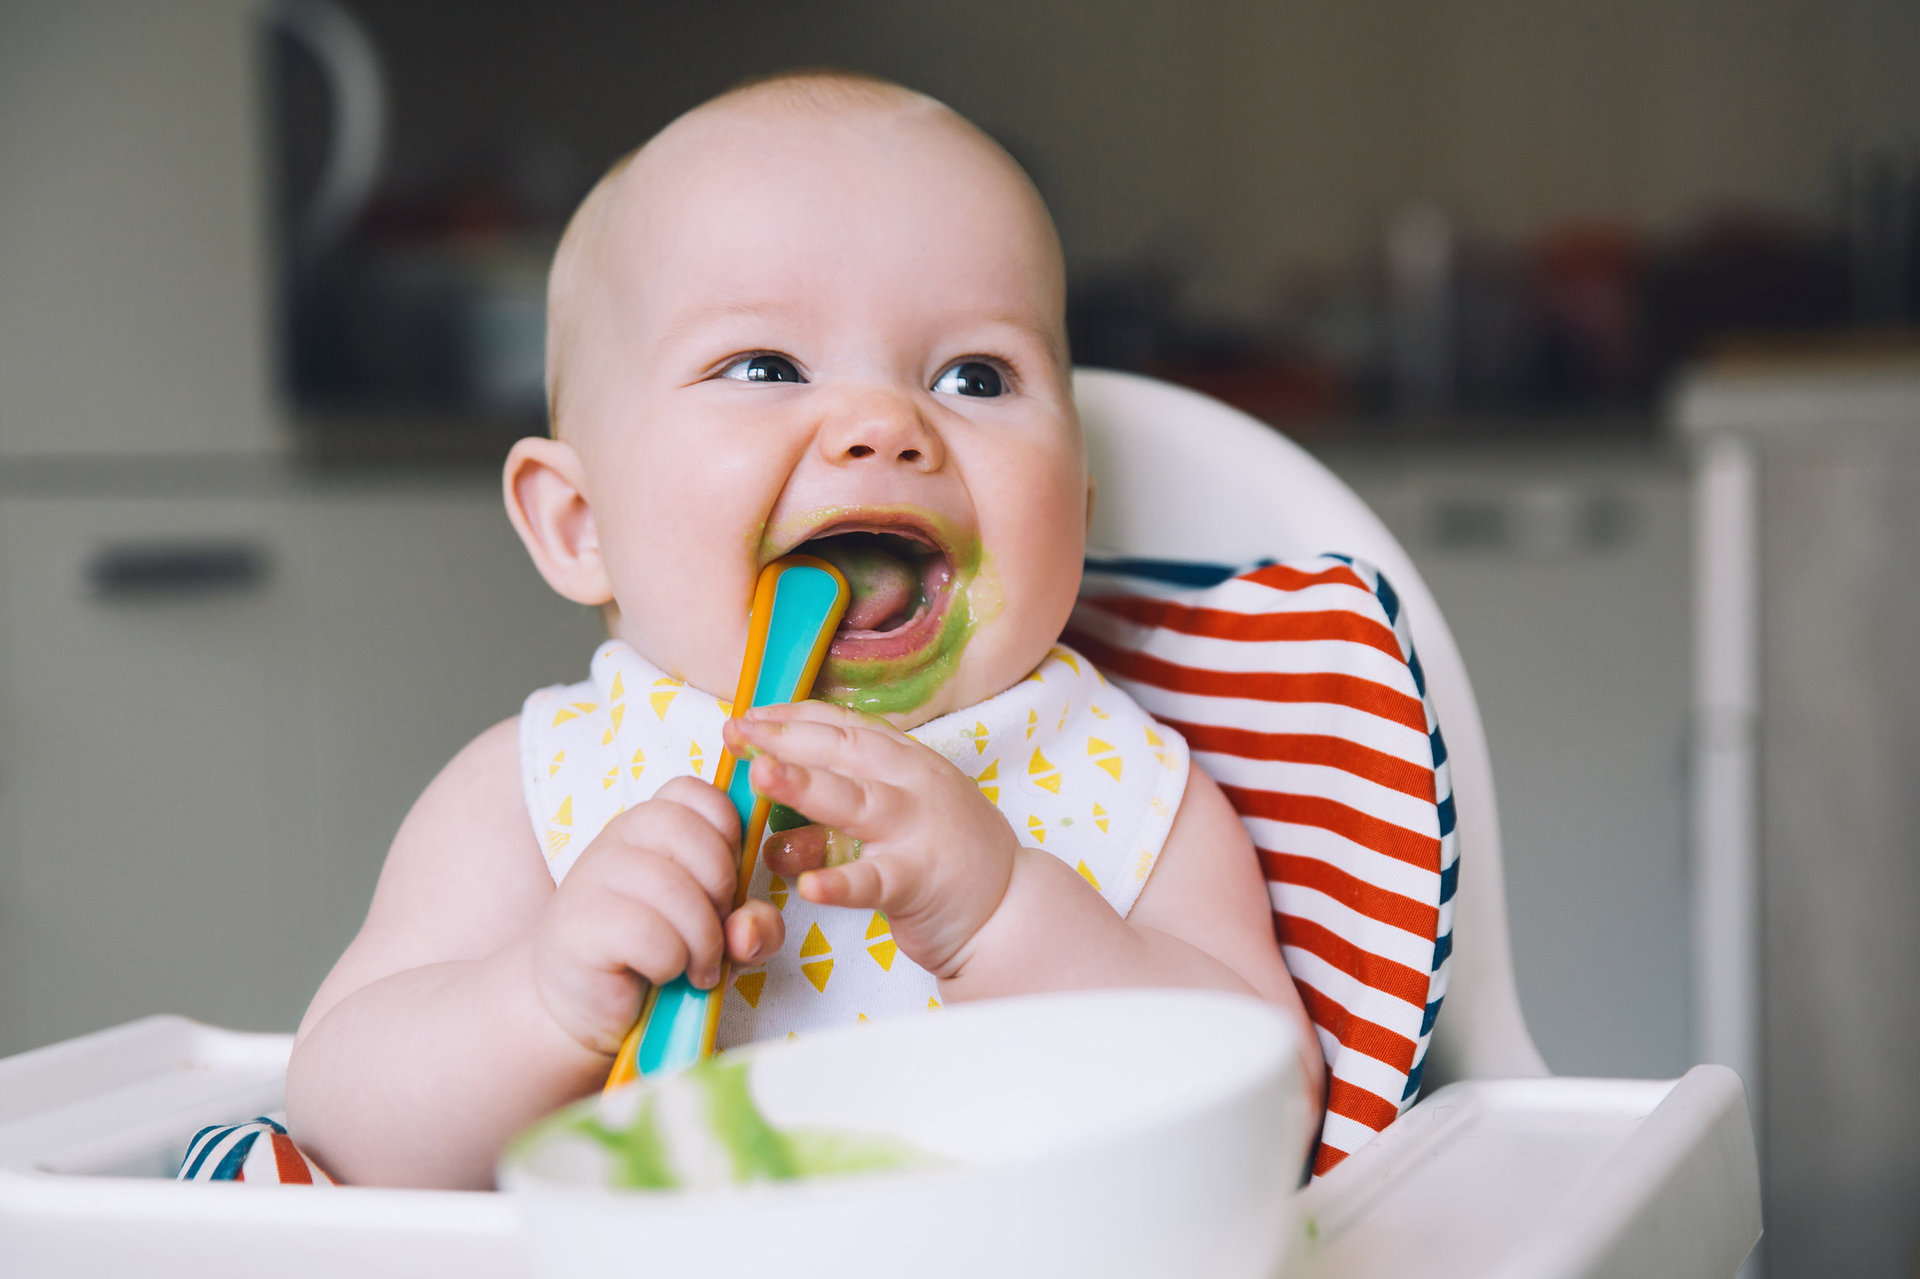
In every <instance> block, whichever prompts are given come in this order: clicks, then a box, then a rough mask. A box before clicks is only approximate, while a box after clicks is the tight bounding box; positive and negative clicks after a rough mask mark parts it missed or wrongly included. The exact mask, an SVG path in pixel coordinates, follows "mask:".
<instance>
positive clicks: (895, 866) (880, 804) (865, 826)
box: [725, 702, 1020, 978]
mask: <svg viewBox="0 0 1920 1279" xmlns="http://www.w3.org/2000/svg"><path fill="white" fill-rule="evenodd" d="M725 736H726V744H727V749H728V750H730V751H732V752H733V754H734V756H735V757H736V758H746V757H747V756H751V755H754V753H755V752H756V751H757V752H758V757H757V758H755V759H754V760H753V788H754V790H756V791H758V792H759V793H760V794H761V795H763V796H765V797H766V798H768V799H770V800H772V801H774V802H775V803H779V804H785V805H786V806H787V807H789V808H792V809H795V810H797V811H799V812H802V813H805V814H806V815H807V817H808V818H809V819H810V820H812V821H813V822H815V823H818V825H816V826H810V827H802V828H800V829H799V830H794V831H789V832H786V834H785V835H784V836H780V835H776V836H774V837H773V838H772V839H770V840H769V841H768V842H767V845H766V850H765V851H766V857H767V862H768V865H769V867H770V868H771V869H772V870H773V871H774V873H776V874H781V875H793V874H799V876H800V882H799V889H800V895H801V896H802V897H805V898H806V899H807V900H808V901H811V902H818V903H820V904H822V905H826V906H854V907H860V908H863V909H874V910H882V911H885V912H886V915H887V922H888V924H889V925H890V926H891V928H892V930H893V938H894V940H895V941H897V942H898V943H899V944H900V947H901V949H903V950H905V951H906V952H907V954H908V955H909V956H911V957H912V959H913V961H914V962H915V963H917V964H919V965H920V966H921V967H922V968H925V969H926V970H927V971H928V972H931V973H932V974H934V976H936V977H941V978H946V977H950V976H952V975H953V974H954V973H955V972H957V971H958V970H959V968H960V967H961V965H962V963H963V962H964V960H965V957H966V949H967V944H968V943H969V942H971V941H972V940H973V936H974V934H975V933H977V932H979V931H980V927H981V925H983V924H985V923H986V922H987V920H988V919H989V918H990V917H991V916H992V915H993V912H994V911H995V910H997V909H998V908H999V906H1000V901H1001V899H1002V898H1003V897H1004V896H1005V895H1006V891H1007V884H1008V882H1009V881H1010V880H1011V878H1012V876H1013V865H1014V860H1015V857H1016V855H1017V854H1018V852H1019V847H1020V845H1019V841H1018V840H1017V839H1015V838H1014V834H1013V828H1012V827H1011V826H1009V825H1008V824H1007V820H1006V818H1005V817H1003V816H1001V814H1000V810H999V809H997V808H995V807H994V806H993V804H992V803H990V802H989V801H988V799H987V797H986V796H985V795H982V794H981V793H980V790H979V788H978V787H977V786H975V785H974V783H973V781H972V780H971V779H969V778H968V777H967V776H966V775H965V774H963V773H961V772H960V770H959V769H957V768H955V767H954V766H953V765H952V764H951V763H949V762H948V761H947V760H946V759H945V758H944V757H942V756H941V755H940V754H939V753H938V752H937V751H934V750H932V749H931V748H929V747H927V746H923V745H921V744H920V743H919V742H916V741H914V740H913V739H912V738H911V737H908V736H907V735H906V734H905V733H902V732H901V731H900V730H898V729H896V728H894V727H893V726H892V725H890V724H888V723H887V722H886V721H884V720H881V719H876V718H874V717H872V716H868V715H862V714H860V713H859V712H857V711H850V710H846V709H844V708H842V707H839V706H833V705H830V704H829V703H826V702H794V703H791V704H788V705H784V706H765V707H759V708H757V709H754V710H751V711H749V712H747V714H746V715H745V716H744V717H742V718H740V719H735V720H729V721H728V722H727V726H726V733H725ZM822 826H830V827H832V828H833V829H835V830H837V831H840V832H843V833H844V834H847V835H851V836H853V837H854V838H855V839H858V840H859V841H860V855H859V859H858V860H856V861H852V862H848V863H846V864H844V865H838V866H826V865H824V864H823V863H824V861H825V854H826V840H825V839H824V838H823V832H822V831H821V829H820V828H821V827H822Z"/></svg>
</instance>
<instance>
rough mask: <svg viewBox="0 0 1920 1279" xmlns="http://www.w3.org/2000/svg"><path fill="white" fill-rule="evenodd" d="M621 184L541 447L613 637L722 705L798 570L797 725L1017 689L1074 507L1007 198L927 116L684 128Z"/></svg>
mask: <svg viewBox="0 0 1920 1279" xmlns="http://www.w3.org/2000/svg"><path fill="white" fill-rule="evenodd" d="M621 181H622V182H623V183H624V186H623V189H622V190H621V191H620V192H619V193H618V195H617V198H616V200H615V201H614V203H613V204H612V205H610V206H609V207H610V212H609V216H608V221H607V223H606V224H605V226H606V233H605V235H604V237H603V238H602V239H601V241H600V248H599V251H598V257H597V260H596V261H594V262H593V263H592V265H591V267H590V269H592V270H595V271H598V272H602V273H604V274H603V276H602V286H603V287H601V288H599V289H598V291H597V297H596V299H595V301H594V303H593V305H592V306H591V307H590V308H588V309H586V310H585V311H584V312H583V315H584V322H583V324H582V326H581V328H580V336H579V338H578V341H579V344H580V345H579V349H578V350H575V351H570V352H568V353H567V355H566V367H567V369H568V383H567V387H566V390H565V391H564V392H563V394H564V395H565V396H566V408H565V410H564V411H563V413H562V417H561V429H562V435H563V438H566V439H567V440H568V441H569V442H570V443H572V444H573V446H574V447H575V449H576V450H577V452H578V454H579V457H580V460H581V464H582V472H583V477H584V484H585V488H586V496H587V499H588V504H589V506H590V509H591V511H592V515H593V519H594V522H595V525H596V532H597V536H598V541H599V548H600V555H601V557H602V560H603V562H604V565H605V569H606V573H607V579H608V582H609V584H610V586H611V590H612V593H613V603H614V606H615V609H616V610H617V612H616V615H615V616H614V617H613V619H612V624H613V629H614V631H615V633H616V634H617V635H618V636H620V637H621V638H623V639H625V640H627V641H628V642H629V643H631V644H632V645H633V646H634V647H635V648H637V649H638V650H639V651H640V652H641V653H643V654H645V655H646V656H647V657H649V658H650V659H651V660H653V661H654V662H655V663H656V664H658V665H659V666H661V667H662V668H663V669H665V670H668V671H670V672H673V673H675V674H678V675H680V676H682V677H684V678H686V679H687V680H688V681H690V682H691V683H693V684H694V685H695V686H697V687H700V688H703V689H705V690H707V691H708V692H710V693H713V694H715V695H717V696H720V697H731V696H732V694H733V690H734V684H735V681H736V679H737V677H738V674H739V664H740V660H741V654H742V652H743V651H744V649H745V646H746V633H747V617H746V613H747V607H748V603H749V601H750V600H751V598H752V593H753V586H754V581H755V579H756V577H757V575H758V573H759V571H760V569H761V568H762V567H763V566H764V565H765V564H767V563H768V562H769V561H771V560H773V559H775V558H777V557H779V556H781V555H785V554H787V553H789V552H795V551H799V552H806V553H810V554H815V555H819V556H821V557H823V558H825V559H828V560H830V561H832V562H834V563H836V564H837V565H839V566H840V567H841V568H842V569H843V571H845V572H846V574H847V576H848V577H849V579H850V581H851V582H852V585H853V588H854V598H853V604H852V606H851V608H850V610H849V614H848V619H847V621H846V622H845V623H843V625H842V627H841V630H840V633H839V634H838V635H837V636H836V637H835V639H834V642H833V646H832V648H831V650H830V653H829V657H828V662H827V665H826V667H825V669H824V671H823V673H822V676H821V680H820V684H819V686H818V687H817V689H816V693H817V694H818V695H821V696H826V697H829V698H831V699H833V700H836V701H840V702H843V703H845V704H847V705H851V706H855V707H858V708H861V709H866V710H870V711H873V712H876V713H880V714H886V715H888V716H889V717H891V718H893V719H894V721H895V722H896V723H900V724H902V725H906V726H911V725H913V724H917V723H921V722H924V721H926V720H928V719H931V718H933V717H934V716H935V715H938V714H942V713H944V712H946V711H949V710H952V709H955V708H957V707H960V706H965V705H969V704H971V703H973V702H977V701H979V700H981V699H983V698H986V697H988V696H991V695H992V694H994V693H997V692H999V691H1001V690H1002V689H1004V688H1006V687H1008V686H1009V685H1011V684H1012V683H1014V682H1015V681H1016V680H1018V679H1019V678H1020V677H1021V676H1022V675H1024V674H1026V673H1027V672H1028V671H1029V670H1031V669H1032V668H1033V667H1034V666H1035V665H1036V664H1038V662H1039V661H1040V659H1041V658H1042V657H1043V656H1044V655H1045V653H1046V651H1047V648H1048V646H1049V645H1050V644H1051V643H1052V642H1053V640H1054V639H1055V637H1056V636H1057V635H1058V634H1059V632H1060V629H1061V627H1062V626H1063V625H1064V624H1065V622H1066V618H1067V614H1068V612H1069V611H1070V609H1071V608H1072V604H1073V598H1074V593H1075V591H1076V589H1077V587H1078V584H1079V580H1080V565H1081V557H1082V554H1083V550H1084V546H1085V537H1086V513H1087V498H1088V489H1087V470H1086V457H1085V452H1084V449H1083V446H1082V442H1081V437H1080V428H1079V422H1078V420H1077V418H1076V417H1075V414H1074V407H1073V401H1072V393H1071V387H1070V384H1069V380H1068V366H1067V358H1066V349H1065V337H1064V331H1063V324H1062V312H1063V306H1064V286H1063V283H1062V269H1061V264H1060V258H1059V249H1058V245H1057V241H1056V240H1055V239H1054V236H1053V232H1052V228H1051V225H1050V223H1049V222H1048V221H1047V219H1046V216H1045V212H1044V209H1043V208H1042V206H1041V205H1040V203H1039V200H1038V197H1037V196H1036V195H1035V194H1034V193H1033V191H1032V188H1031V187H1030V186H1029V185H1028V184H1027V183H1026V181H1025V179H1024V177H1022V176H1021V175H1020V174H1019V173H1018V171H1017V170H1016V169H1015V168H1013V166H1012V165H1011V163H1010V162H1009V161H1007V160H1006V158H1005V157H1004V156H1003V155H1001V154H1000V153H998V152H997V151H996V150H993V149H992V148H990V147H989V146H988V145H986V144H985V143H984V142H983V141H982V140H981V139H979V138H978V137H977V136H976V135H973V134H972V133H971V132H970V131H969V130H968V129H967V128H966V127H965V126H964V125H962V124H960V123H959V122H958V121H957V120H955V119H954V118H952V117H949V116H946V115H943V114H938V113H934V112H932V111H931V110H924V111H923V110H914V111H909V112H906V113H903V114H901V115H897V116H896V115H882V114H874V115H872V116H864V115H863V116H859V117H856V118H853V119H846V118H831V117H828V116H825V115H819V114H813V113H800V114H782V113H781V112H780V111H779V110H778V109H776V108H772V107H766V106H758V107H753V108H750V109H738V108H736V109H729V110H721V111H718V112H708V113H703V114H700V115H696V116H693V117H688V118H687V119H685V120H683V121H681V122H680V124H678V125H676V126H675V128H674V130H673V131H671V132H670V134H669V135H663V138H662V139H661V140H660V141H659V142H657V143H656V144H655V145H654V146H652V147H649V148H648V151H647V152H645V153H643V154H642V155H641V156H640V157H639V159H637V160H636V161H635V163H634V165H633V166H630V168H629V169H628V171H627V172H626V173H625V174H623V175H622V178H621Z"/></svg>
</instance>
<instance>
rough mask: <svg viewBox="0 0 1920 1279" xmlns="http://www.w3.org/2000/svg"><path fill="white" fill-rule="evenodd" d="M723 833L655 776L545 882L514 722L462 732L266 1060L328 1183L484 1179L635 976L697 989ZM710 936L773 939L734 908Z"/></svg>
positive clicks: (715, 808)
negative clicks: (653, 790)
mask: <svg viewBox="0 0 1920 1279" xmlns="http://www.w3.org/2000/svg"><path fill="white" fill-rule="evenodd" d="M736 828H737V821H736V819H735V818H734V815H733V810H732V808H731V806H730V805H729V804H728V803H727V801H726V799H725V797H724V796H721V795H720V794H719V792H717V791H715V790H714V789H713V788H712V787H710V786H707V785H705V784H704V783H701V782H697V781H694V780H693V779H690V778H683V779H678V780H676V781H674V782H669V783H668V784H667V785H666V786H664V787H662V788H661V790H660V793H659V795H658V796H656V797H655V798H654V799H653V800H651V801H649V802H647V803H645V804H642V805H639V806H637V807H635V808H634V809H631V810H629V811H628V812H627V813H624V814H622V815H621V816H620V817H617V818H615V819H614V821H613V822H610V823H608V826H607V828H606V830H605V831H603V832H602V833H601V835H600V836H599V837H598V838H596V839H595V840H594V841H593V843H592V844H591V845H590V846H589V847H588V849H587V850H586V852H585V853H583V854H582V855H581V857H580V860H579V862H578V863H577V864H576V865H575V866H574V868H573V870H572V872H571V873H569V875H568V876H567V880H566V884H565V887H564V889H563V890H562V891H556V890H555V888H554V885H553V881H552V879H551V878H550V877H549V876H548V874H547V869H546V863H545V859H544V858H543V857H542V855H541V850H540V847H539V845H538V843H537V842H536V840H535V837H534V832H533V827H532V824H531V823H530V822H529V821H528V818H527V813H526V809H525V804H524V801H523V800H522V799H521V796H520V781H519V758H518V745H517V740H516V721H513V720H509V721H507V722H505V723H502V724H498V725H495V726H494V727H493V728H491V729H489V730H487V731H486V732H485V733H483V734H481V735H480V737H478V738H477V739H475V741H474V742H473V743H472V744H471V745H469V746H468V747H467V748H466V749H465V750H464V751H462V752H461V753H460V754H459V755H457V756H456V757H455V758H454V759H453V761H452V762H451V763H450V764H448V765H447V767H446V768H445V769H444V770H442V772H441V773H440V775H439V776H438V777H437V778H435V779H434V781H433V783H432V784H431V785H430V786H428V787H427V789H426V791H425V793H423V794H422V795H421V797H420V799H419V801H418V802H417V803H415V805H414V807H413V811H412V812H411V813H409V814H408V815H407V819H406V821H405V823H403V824H402V826H401V828H400V832H399V834H398V835H397V836H396V837H395V838H394V842H393V848H392V851H391V852H389V853H388V855H387V863H386V867H385V869H384V870H382V872H381V875H380V882H379V886H378V887H377V888H376V889H375V892H374V898H373V904H372V906H371V907H370V908H369V910H368V912H367V918H366V922H365V923H364V924H363V925H362V926H361V929H360V933H359V935H358V936H357V937H355V938H354V940H353V943H352V944H351V945H350V946H349V947H348V948H347V951H346V953H345V954H343V955H342V956H341V957H340V960H339V962H338V963H337V964H336V965H335V966H334V969H333V971H332V973H330V974H329V975H328V977H327V979H326V981H325V983H323V984H322V986H321V987H320V990H319V993H318V994H316V995H315V996H314V999H313V1003H312V1005H311V1006H310V1007H309V1008H308V1010H307V1015H306V1017H305V1019H304V1020H303V1021H302V1023H301V1026H300V1031H299V1034H298V1036H297V1037H296V1039H295V1042H294V1050H293V1059H292V1061H291V1062H290V1063H289V1065H288V1070H287V1112H288V1117H289V1120H290V1123H291V1126H292V1128H293V1132H294V1135H295V1137H296V1138H297V1139H298V1140H299V1141H300V1142H301V1144H302V1145H303V1146H304V1147H305V1148H306V1149H307V1150H308V1151H309V1152H310V1153H312V1154H313V1155H314V1157H315V1158H317V1159H318V1160H319V1161H320V1162H321V1163H322V1164H323V1165H325V1166H326V1167H327V1168H328V1169H329V1170H331V1171H332V1172H333V1173H334V1174H335V1175H337V1176H339V1177H341V1178H342V1179H344V1180H347V1181H358V1182H371V1183H378V1184H384V1185H418V1186H449V1187H463V1186H476V1187H477V1186H486V1185H488V1184H490V1183H491V1180H492V1170H493V1164H494V1161H495V1159H496V1158H497V1157H498V1154H499V1151H500V1148H501V1147H502V1146H503V1145H504V1144H505V1142H506V1140H507V1138H509V1137H510V1136H512V1134H513V1133H514V1132H515V1131H516V1130H518V1129H519V1128H520V1127H522V1126H523V1125H525V1124H526V1123H528V1122H529V1121H531V1120H532V1119H534V1118H536V1117H538V1116H539V1115H541V1114H544V1113H545V1112H547V1111H549V1110H552V1109H553V1108H554V1107H556V1106H558V1105H560V1104H562V1103H563V1102H566V1101H569V1100H571V1099H572V1098H574V1097H578V1096H580V1095H582V1094H584V1093H586V1092H588V1091H589V1090H591V1089H592V1088H594V1087H595V1086H597V1085H598V1084H599V1083H600V1082H601V1081H602V1080H603V1079H604V1078H605V1077H606V1073H607V1069H608V1067H609V1065H610V1064H611V1061H612V1055H613V1052H614V1050H615V1049H616V1048H617V1047H618V1044H619V1040H620V1036H621V1033H622V1032H623V1031H624V1029H625V1028H626V1026H627V1025H628V1024H629V1023H630V1022H631V1020H632V1018H633V1015H634V1011H635V1008H636V1006H637V1002H638V999H639V994H640V992H641V990H642V988H643V987H642V984H641V981H642V978H643V977H644V978H646V979H648V980H655V981H664V980H668V979H670V978H672V977H674V976H676V975H678V974H679V973H680V972H682V971H683V970H690V971H692V972H693V974H694V976H695V978H696V979H697V980H698V979H704V980H705V984H708V985H710V984H711V982H712V976H713V974H714V973H715V971H716V970H717V966H718V961H719V954H720V948H721V945H722V942H723V934H722V927H721V923H720V920H721V919H722V918H723V915H722V914H721V912H722V911H723V910H724V908H725V907H726V906H727V905H730V904H731V903H730V900H729V899H730V897H731V894H732V891H733V848H732V844H731V841H732V840H733V839H735V838H737V835H736V834H735V830H736ZM769 917H771V918H769ZM724 941H725V943H726V944H727V945H728V947H729V949H730V950H731V951H732V952H733V954H734V956H735V958H736V959H737V960H739V961H740V962H744V963H754V962H758V961H759V960H760V959H763V958H765V957H766V955H768V954H771V953H772V952H773V951H774V950H777V949H778V946H779V942H780V922H779V919H778V916H777V914H775V913H774V912H773V911H772V908H771V907H767V908H765V909H764V910H760V909H750V910H746V911H741V912H738V913H736V914H735V915H734V916H733V918H732V919H730V920H728V923H727V926H726V929H725V934H724Z"/></svg>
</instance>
